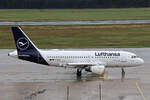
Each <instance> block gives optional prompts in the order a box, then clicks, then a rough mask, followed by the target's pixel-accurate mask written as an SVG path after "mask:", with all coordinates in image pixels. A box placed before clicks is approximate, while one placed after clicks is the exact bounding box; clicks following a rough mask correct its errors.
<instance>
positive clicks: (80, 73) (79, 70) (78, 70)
mask: <svg viewBox="0 0 150 100" xmlns="http://www.w3.org/2000/svg"><path fill="white" fill-rule="evenodd" d="M81 75H82V69H77V76H78V77H80V76H81Z"/></svg>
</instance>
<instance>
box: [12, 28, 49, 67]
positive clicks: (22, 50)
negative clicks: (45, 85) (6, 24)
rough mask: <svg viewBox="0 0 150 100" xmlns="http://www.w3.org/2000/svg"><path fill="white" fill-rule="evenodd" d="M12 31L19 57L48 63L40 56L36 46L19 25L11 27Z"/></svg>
mask: <svg viewBox="0 0 150 100" xmlns="http://www.w3.org/2000/svg"><path fill="white" fill-rule="evenodd" d="M12 32H13V36H14V40H15V44H16V48H17V52H18V58H19V59H22V60H27V61H31V62H35V63H39V64H44V65H48V63H47V62H46V61H45V60H44V58H43V57H42V56H41V54H40V52H39V50H38V48H37V47H36V46H35V45H34V44H33V43H32V41H31V40H30V39H29V38H28V37H27V36H26V34H25V33H24V32H23V31H22V30H21V28H20V27H12Z"/></svg>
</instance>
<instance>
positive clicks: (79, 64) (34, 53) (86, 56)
mask: <svg viewBox="0 0 150 100" xmlns="http://www.w3.org/2000/svg"><path fill="white" fill-rule="evenodd" d="M12 32H13V36H14V40H15V44H16V49H17V50H15V51H13V52H10V53H9V54H8V55H9V56H13V57H16V58H18V59H21V60H26V61H30V62H34V63H38V64H43V65H49V66H56V67H71V68H76V69H77V76H81V75H82V70H85V71H88V72H93V73H96V74H100V75H103V74H104V72H105V68H107V67H117V68H121V69H122V73H125V72H124V69H123V68H124V67H135V66H139V65H142V64H144V60H143V59H141V58H139V57H138V56H137V55H136V54H134V53H131V52H125V51H78V50H77V51H75V50H40V49H38V48H37V47H36V46H35V45H34V44H33V42H32V41H31V40H30V39H29V38H28V37H27V35H26V34H25V33H24V32H23V31H22V30H21V28H20V27H12Z"/></svg>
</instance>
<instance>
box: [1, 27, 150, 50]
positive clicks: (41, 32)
mask: <svg viewBox="0 0 150 100" xmlns="http://www.w3.org/2000/svg"><path fill="white" fill-rule="evenodd" d="M22 29H23V31H24V32H25V33H27V35H28V36H29V37H30V39H31V40H32V41H33V42H34V43H35V44H36V46H37V47H39V48H44V49H45V48H114V47H121V48H129V47H131V48H134V47H150V24H139V25H82V26H79V25H78V26H22ZM0 48H2V49H7V48H15V45H14V41H13V37H12V33H11V27H10V26H0Z"/></svg>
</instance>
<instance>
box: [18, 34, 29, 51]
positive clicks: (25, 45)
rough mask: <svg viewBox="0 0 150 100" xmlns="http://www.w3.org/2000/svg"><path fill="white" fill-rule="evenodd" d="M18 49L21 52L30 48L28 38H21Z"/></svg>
mask: <svg viewBox="0 0 150 100" xmlns="http://www.w3.org/2000/svg"><path fill="white" fill-rule="evenodd" d="M17 47H18V48H19V49H20V50H26V49H27V48H28V47H29V41H28V40H27V39H26V38H24V37H22V38H19V39H18V40H17Z"/></svg>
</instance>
